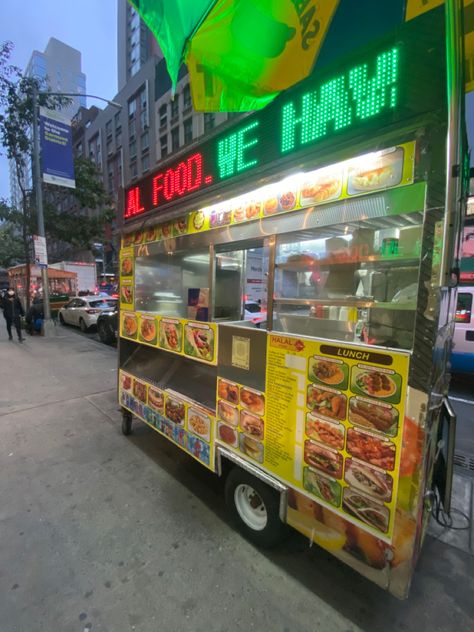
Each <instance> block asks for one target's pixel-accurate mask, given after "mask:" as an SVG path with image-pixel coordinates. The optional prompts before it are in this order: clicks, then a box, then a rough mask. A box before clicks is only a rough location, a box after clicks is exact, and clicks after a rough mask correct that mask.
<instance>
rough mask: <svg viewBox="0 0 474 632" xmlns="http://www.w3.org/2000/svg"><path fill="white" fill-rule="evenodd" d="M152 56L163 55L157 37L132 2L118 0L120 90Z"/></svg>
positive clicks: (118, 69)
mask: <svg viewBox="0 0 474 632" xmlns="http://www.w3.org/2000/svg"><path fill="white" fill-rule="evenodd" d="M151 57H161V58H162V57H163V54H162V52H161V50H160V47H159V46H158V43H157V41H156V39H155V38H154V36H153V34H152V33H151V31H150V30H149V29H148V28H147V26H146V24H145V23H144V22H143V20H141V19H140V16H139V15H138V13H137V11H136V10H135V9H134V8H133V6H132V5H131V4H130V3H129V2H128V1H127V0H117V86H118V92H120V91H121V90H122V89H123V88H124V87H125V85H126V84H127V82H128V81H129V80H130V79H131V78H132V77H134V76H135V75H136V74H137V72H138V71H139V70H140V68H141V67H142V66H143V65H144V64H146V62H147V61H148V60H149V59H150V58H151Z"/></svg>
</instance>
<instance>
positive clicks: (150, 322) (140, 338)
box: [120, 309, 217, 364]
mask: <svg viewBox="0 0 474 632" xmlns="http://www.w3.org/2000/svg"><path fill="white" fill-rule="evenodd" d="M120 336H121V337H122V338H128V339H130V340H135V341H137V342H140V343H141V344H144V345H149V346H151V347H156V348H160V349H164V350H166V351H170V352H172V353H176V354H178V355H184V356H186V357H188V358H192V359H193V360H197V361H199V362H205V363H207V364H216V362H217V325H216V324H215V323H203V322H195V321H191V320H187V319H185V318H167V317H165V316H157V315H155V314H146V313H142V312H131V311H127V310H126V309H123V311H122V312H121V314H120Z"/></svg>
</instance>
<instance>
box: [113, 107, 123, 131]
mask: <svg viewBox="0 0 474 632" xmlns="http://www.w3.org/2000/svg"><path fill="white" fill-rule="evenodd" d="M114 126H115V133H116V134H117V133H118V132H119V131H121V130H122V123H121V122H120V112H116V113H115V115H114Z"/></svg>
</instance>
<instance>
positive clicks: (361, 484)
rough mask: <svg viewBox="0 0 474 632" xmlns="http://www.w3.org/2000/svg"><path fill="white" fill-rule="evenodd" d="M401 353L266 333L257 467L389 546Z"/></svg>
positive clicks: (403, 375)
mask: <svg viewBox="0 0 474 632" xmlns="http://www.w3.org/2000/svg"><path fill="white" fill-rule="evenodd" d="M408 359H409V356H408V354H406V353H402V352H400V353H386V352H382V351H378V350H370V349H367V348H362V347H357V346H353V345H349V344H342V343H341V344H337V343H328V342H319V341H318V342H317V341H313V340H307V339H304V338H299V337H297V336H288V335H280V334H269V335H268V342H267V377H266V398H267V411H266V419H265V455H264V459H263V466H264V468H265V469H266V470H268V471H269V472H271V473H273V474H275V475H276V476H278V477H279V478H280V479H282V480H284V481H286V482H287V483H289V484H290V485H291V486H293V487H295V488H297V489H299V490H300V491H302V492H303V493H305V494H306V495H308V496H309V497H310V498H314V499H315V500H317V501H318V502H319V503H321V504H323V505H326V506H327V507H328V508H330V509H332V510H333V511H335V512H336V513H338V514H340V515H342V516H344V518H346V519H347V520H349V521H352V522H354V524H357V525H358V526H361V527H363V528H365V529H367V530H369V531H370V532H372V533H374V534H375V535H377V537H379V538H381V539H384V540H386V541H390V540H391V537H392V533H393V523H394V517H395V506H396V499H397V488H398V477H399V464H400V454H401V440H402V432H403V420H404V404H405V398H406V388H407V373H408Z"/></svg>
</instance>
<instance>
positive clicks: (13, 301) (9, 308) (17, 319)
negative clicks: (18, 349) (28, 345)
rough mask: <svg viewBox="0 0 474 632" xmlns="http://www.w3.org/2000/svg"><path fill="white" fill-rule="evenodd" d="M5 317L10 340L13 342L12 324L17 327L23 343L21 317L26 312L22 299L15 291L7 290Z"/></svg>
mask: <svg viewBox="0 0 474 632" xmlns="http://www.w3.org/2000/svg"><path fill="white" fill-rule="evenodd" d="M2 307H3V316H4V318H5V320H6V321H7V331H8V338H9V339H10V340H13V336H12V324H13V325H15V329H16V333H17V334H18V341H19V342H23V340H24V338H23V336H22V335H21V317H22V316H24V314H25V312H24V311H23V307H22V306H21V303H20V299H19V298H18V296H17V295H16V294H15V290H12V289H9V290H7V292H6V294H5V296H4V297H3V301H2Z"/></svg>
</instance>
